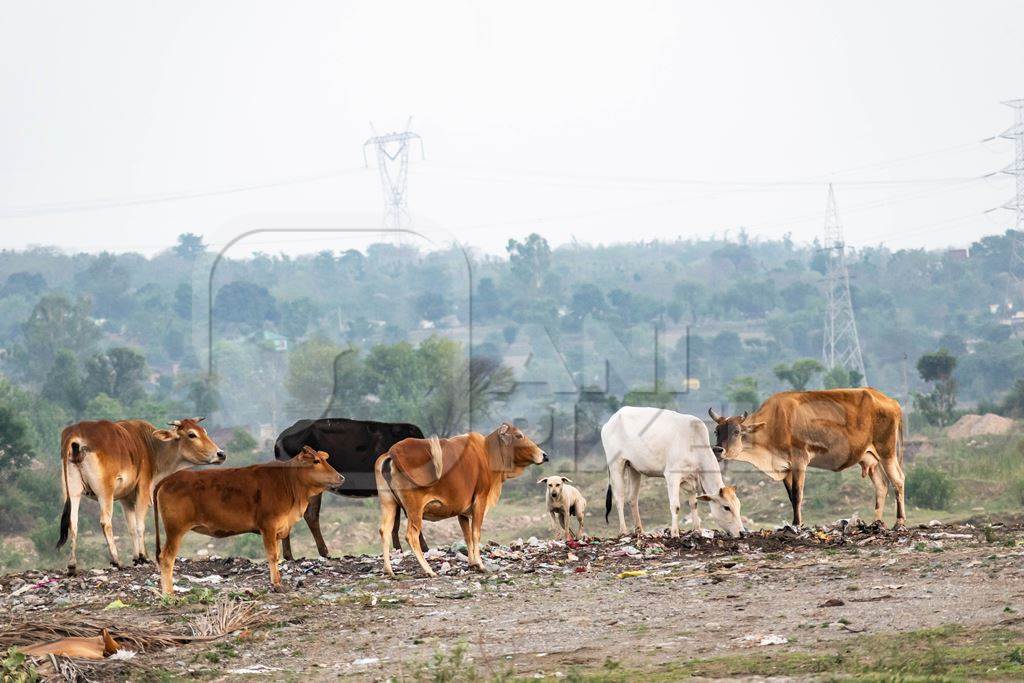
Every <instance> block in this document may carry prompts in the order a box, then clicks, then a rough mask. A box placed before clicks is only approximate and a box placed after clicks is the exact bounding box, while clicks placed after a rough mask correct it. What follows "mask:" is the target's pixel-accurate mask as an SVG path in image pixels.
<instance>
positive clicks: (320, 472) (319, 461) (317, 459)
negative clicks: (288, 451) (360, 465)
mask: <svg viewBox="0 0 1024 683" xmlns="http://www.w3.org/2000/svg"><path fill="white" fill-rule="evenodd" d="M330 457H331V456H330V455H328V454H327V453H325V452H324V451H317V450H314V449H312V448H310V447H309V446H303V447H302V450H301V451H299V454H298V455H296V456H295V457H294V458H292V462H293V463H294V464H295V465H296V466H298V467H300V468H302V473H303V475H304V476H303V479H304V481H305V482H306V483H307V484H308V485H309V486H311V487H313V488H315V489H319V490H318V491H317V492H316V493H322V492H323V491H337V490H338V489H339V488H341V485H342V484H344V483H345V477H343V476H342V475H341V473H340V472H338V470H336V469H334V468H333V467H331V465H330V463H328V462H327V461H328V460H329V459H330ZM312 495H316V494H312Z"/></svg>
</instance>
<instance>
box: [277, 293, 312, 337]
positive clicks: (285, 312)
mask: <svg viewBox="0 0 1024 683" xmlns="http://www.w3.org/2000/svg"><path fill="white" fill-rule="evenodd" d="M318 314H319V310H318V308H317V305H316V304H315V303H314V302H313V300H312V299H310V298H309V297H306V296H304V297H300V298H298V299H295V300H293V301H286V302H284V303H283V304H282V305H281V332H282V333H283V334H284V335H285V336H286V337H288V338H289V339H291V340H293V341H294V340H296V339H299V338H300V337H302V336H303V335H304V334H306V330H308V329H309V326H310V325H311V324H312V323H313V322H314V321H315V320H316V318H317V315H318Z"/></svg>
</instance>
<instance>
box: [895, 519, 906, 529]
mask: <svg viewBox="0 0 1024 683" xmlns="http://www.w3.org/2000/svg"><path fill="white" fill-rule="evenodd" d="M892 530H893V531H906V530H907V525H906V524H905V523H904V522H903V521H902V520H901V521H899V522H896V526H894V527H893V528H892Z"/></svg>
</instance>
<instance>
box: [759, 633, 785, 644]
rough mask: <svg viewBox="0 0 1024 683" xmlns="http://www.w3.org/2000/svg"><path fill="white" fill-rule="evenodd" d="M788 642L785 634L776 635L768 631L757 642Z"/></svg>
mask: <svg viewBox="0 0 1024 683" xmlns="http://www.w3.org/2000/svg"><path fill="white" fill-rule="evenodd" d="M788 642H789V638H787V637H785V636H780V635H776V634H774V633H769V634H768V635H766V636H765V637H764V638H761V640H760V641H759V642H758V645H785V644H786V643H788Z"/></svg>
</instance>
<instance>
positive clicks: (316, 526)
mask: <svg viewBox="0 0 1024 683" xmlns="http://www.w3.org/2000/svg"><path fill="white" fill-rule="evenodd" d="M323 497H324V494H322V493H320V494H317V495H315V496H313V497H312V498H310V499H309V505H307V506H306V512H305V514H304V515H303V517H305V518H306V524H307V525H308V526H309V530H310V531H311V532H313V540H314V541H316V551H317V552H318V553H320V557H330V556H331V552H330V551H329V550H328V549H327V543H325V542H324V535H323V533H322V532H321V531H320V503H321V501H322V500H323Z"/></svg>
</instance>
